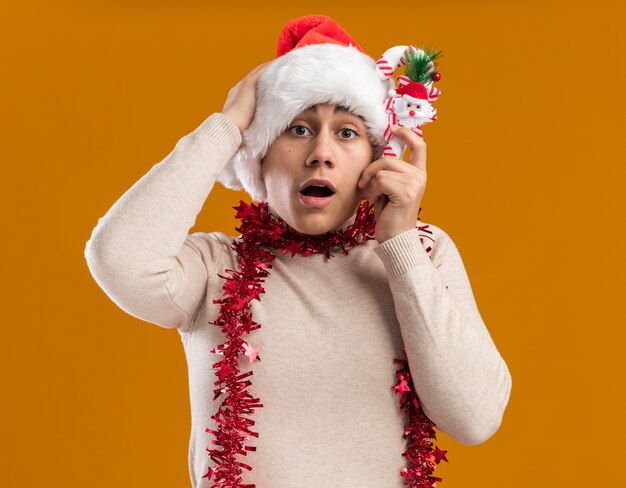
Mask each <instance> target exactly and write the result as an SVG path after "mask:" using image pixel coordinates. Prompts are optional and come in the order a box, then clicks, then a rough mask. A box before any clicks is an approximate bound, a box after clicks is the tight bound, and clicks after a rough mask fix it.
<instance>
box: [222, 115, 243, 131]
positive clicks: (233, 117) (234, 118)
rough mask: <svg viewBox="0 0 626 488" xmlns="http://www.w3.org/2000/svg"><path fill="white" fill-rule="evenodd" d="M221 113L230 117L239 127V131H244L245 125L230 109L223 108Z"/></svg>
mask: <svg viewBox="0 0 626 488" xmlns="http://www.w3.org/2000/svg"><path fill="white" fill-rule="evenodd" d="M220 113H221V114H222V115H224V116H225V117H228V119H230V121H231V122H232V123H233V124H235V125H236V126H237V129H239V132H243V131H244V127H243V124H242V123H241V121H239V120H238V119H237V117H235V116H234V115H233V114H231V113H230V112H229V111H228V110H222V111H221V112H220Z"/></svg>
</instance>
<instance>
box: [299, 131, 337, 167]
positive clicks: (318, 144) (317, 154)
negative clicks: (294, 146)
mask: <svg viewBox="0 0 626 488" xmlns="http://www.w3.org/2000/svg"><path fill="white" fill-rule="evenodd" d="M312 145H313V146H312V147H311V152H310V153H309V156H308V158H307V160H306V165H307V166H312V165H315V164H319V163H325V164H329V165H330V166H334V165H335V157H334V154H333V140H332V135H331V134H329V133H328V131H326V130H320V132H318V134H317V135H316V136H315V137H314V138H313V141H312Z"/></svg>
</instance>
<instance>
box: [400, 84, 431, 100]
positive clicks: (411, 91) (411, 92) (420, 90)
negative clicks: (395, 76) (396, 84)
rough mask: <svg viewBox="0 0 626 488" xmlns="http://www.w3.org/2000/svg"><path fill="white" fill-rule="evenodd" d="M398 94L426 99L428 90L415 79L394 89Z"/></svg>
mask: <svg viewBox="0 0 626 488" xmlns="http://www.w3.org/2000/svg"><path fill="white" fill-rule="evenodd" d="M396 93H397V94H398V95H408V96H409V97H411V98H415V99H417V100H428V90H426V87H425V86H424V85H422V84H421V83H418V82H417V81H414V82H411V83H407V84H406V85H403V86H401V87H400V88H398V89H396Z"/></svg>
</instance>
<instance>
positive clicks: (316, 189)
mask: <svg viewBox="0 0 626 488" xmlns="http://www.w3.org/2000/svg"><path fill="white" fill-rule="evenodd" d="M300 193H301V194H302V195H304V196H307V197H316V198H324V197H330V196H331V195H334V194H335V192H334V191H332V190H331V189H330V188H328V187H327V186H326V185H309V186H307V187H306V188H304V189H303V190H301V191H300Z"/></svg>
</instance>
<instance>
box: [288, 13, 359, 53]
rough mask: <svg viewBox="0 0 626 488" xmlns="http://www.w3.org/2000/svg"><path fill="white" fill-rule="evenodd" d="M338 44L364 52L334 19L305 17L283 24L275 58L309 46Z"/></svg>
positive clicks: (313, 16) (324, 16)
mask: <svg viewBox="0 0 626 488" xmlns="http://www.w3.org/2000/svg"><path fill="white" fill-rule="evenodd" d="M325 43H331V44H339V45H342V46H350V45H352V46H354V47H356V48H357V49H358V50H359V51H361V52H362V53H365V51H364V50H363V49H362V48H361V46H359V44H358V43H357V42H356V41H355V40H354V39H353V38H352V36H350V34H348V33H347V32H346V31H345V30H343V28H342V27H341V26H340V25H339V24H337V22H335V20H334V19H332V18H330V17H328V16H326V15H306V16H304V17H299V18H297V19H294V20H291V21H289V22H287V24H285V27H283V30H282V31H281V33H280V35H279V36H278V49H277V52H276V57H277V58H278V57H280V56H282V55H283V54H285V53H288V52H289V51H291V50H292V49H297V48H299V47H302V46H308V45H309V44H325Z"/></svg>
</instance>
